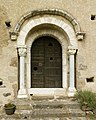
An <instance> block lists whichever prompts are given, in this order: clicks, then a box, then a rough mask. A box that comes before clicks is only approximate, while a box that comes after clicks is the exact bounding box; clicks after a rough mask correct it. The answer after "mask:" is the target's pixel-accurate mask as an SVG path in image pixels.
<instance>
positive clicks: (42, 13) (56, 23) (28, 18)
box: [11, 9, 84, 98]
mask: <svg viewBox="0 0 96 120" xmlns="http://www.w3.org/2000/svg"><path fill="white" fill-rule="evenodd" d="M24 22H26V24H23V23H24ZM44 25H45V26H46V27H45V28H46V29H45V28H43V26H44ZM39 26H40V27H39ZM50 26H51V28H50ZM35 28H36V29H35ZM38 28H39V29H38ZM40 28H42V30H41V29H40ZM14 31H15V33H14V32H13V33H12V35H11V39H13V40H15V39H17V50H18V55H19V57H20V59H19V62H20V67H19V69H20V70H19V71H20V72H19V74H20V77H19V78H20V79H19V81H20V89H19V91H18V98H26V97H28V94H35V95H40V94H47V93H48V94H55V93H56V94H57V93H58V95H60V94H61V93H62V94H63V95H64V93H66V95H68V96H74V94H75V92H76V88H75V84H74V83H75V68H74V65H75V63H74V61H75V57H74V56H75V54H76V53H77V52H76V51H77V50H78V42H77V40H82V39H83V36H84V33H83V32H81V29H80V26H79V24H78V22H77V21H76V19H75V18H74V17H72V16H71V15H70V14H68V13H67V12H66V11H62V10H57V9H52V10H49V9H46V10H39V11H38V10H36V11H31V12H30V13H27V14H26V15H24V16H23V17H21V18H20V20H19V22H18V23H17V25H16V27H15V29H14ZM30 33H31V34H32V37H31V38H29V39H27V38H28V36H30ZM47 35H48V36H54V38H56V39H58V41H59V42H60V44H61V46H62V88H48V89H47V88H40V89H38V88H32V85H31V76H32V75H31V60H30V58H31V57H30V56H31V49H30V48H31V46H32V44H34V40H36V39H37V38H38V37H40V36H47ZM34 38H35V39H34ZM56 39H55V40H56ZM65 41H67V42H68V45H67V44H65ZM67 56H69V62H68V57H67ZM50 59H52V57H50ZM68 63H69V64H68ZM68 67H69V71H68ZM35 69H37V68H35ZM68 74H69V75H68ZM68 76H69V77H68ZM39 87H40V86H39Z"/></svg>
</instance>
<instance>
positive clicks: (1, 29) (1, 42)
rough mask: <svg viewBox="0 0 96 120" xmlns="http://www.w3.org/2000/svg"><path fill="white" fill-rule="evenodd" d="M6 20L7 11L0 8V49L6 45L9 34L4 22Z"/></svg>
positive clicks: (2, 7)
mask: <svg viewBox="0 0 96 120" xmlns="http://www.w3.org/2000/svg"><path fill="white" fill-rule="evenodd" d="M6 20H8V15H7V10H6V8H5V7H4V6H0V48H2V47H4V46H7V45H8V40H9V33H8V29H7V28H6V25H5V21H6Z"/></svg>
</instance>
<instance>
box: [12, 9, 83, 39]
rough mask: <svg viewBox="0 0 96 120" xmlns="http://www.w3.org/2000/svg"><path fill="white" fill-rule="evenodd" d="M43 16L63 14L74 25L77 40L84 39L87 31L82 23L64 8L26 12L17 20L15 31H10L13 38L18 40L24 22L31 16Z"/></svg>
mask: <svg viewBox="0 0 96 120" xmlns="http://www.w3.org/2000/svg"><path fill="white" fill-rule="evenodd" d="M38 15H39V16H42V15H49V16H50V15H55V16H61V17H62V18H64V19H66V20H67V21H68V22H70V24H71V25H72V27H73V30H74V32H75V35H76V37H77V40H83V39H84V35H85V33H84V32H82V31H81V28H80V25H79V23H78V22H77V20H76V19H75V18H74V17H73V16H72V15H70V14H69V13H68V12H66V11H64V10H58V9H43V10H34V11H30V12H28V13H26V14H24V15H23V16H22V17H21V18H20V19H19V21H18V22H17V24H16V26H15V28H14V30H13V32H10V36H11V40H17V38H18V36H19V33H20V31H21V27H22V26H23V24H24V22H25V21H26V20H28V19H30V18H33V17H35V16H38Z"/></svg>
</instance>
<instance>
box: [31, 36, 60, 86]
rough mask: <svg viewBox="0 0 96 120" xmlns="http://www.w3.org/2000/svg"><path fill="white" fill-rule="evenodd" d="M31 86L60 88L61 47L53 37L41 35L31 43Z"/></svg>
mask: <svg viewBox="0 0 96 120" xmlns="http://www.w3.org/2000/svg"><path fill="white" fill-rule="evenodd" d="M31 87H32V88H62V49H61V45H60V43H59V42H58V41H57V40H56V39H55V38H53V37H49V36H43V37H40V38H38V39H36V40H35V41H34V42H33V44H32V47H31Z"/></svg>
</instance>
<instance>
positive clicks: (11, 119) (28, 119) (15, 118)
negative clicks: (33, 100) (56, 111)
mask: <svg viewBox="0 0 96 120" xmlns="http://www.w3.org/2000/svg"><path fill="white" fill-rule="evenodd" d="M0 120H89V119H87V118H86V117H62V116H60V117H56V116H55V117H50V116H49V117H35V118H34V117H32V115H18V114H16V113H15V114H13V115H6V114H4V113H3V114H2V115H0Z"/></svg>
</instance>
